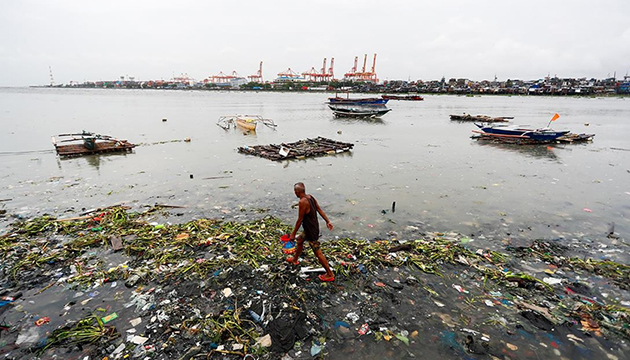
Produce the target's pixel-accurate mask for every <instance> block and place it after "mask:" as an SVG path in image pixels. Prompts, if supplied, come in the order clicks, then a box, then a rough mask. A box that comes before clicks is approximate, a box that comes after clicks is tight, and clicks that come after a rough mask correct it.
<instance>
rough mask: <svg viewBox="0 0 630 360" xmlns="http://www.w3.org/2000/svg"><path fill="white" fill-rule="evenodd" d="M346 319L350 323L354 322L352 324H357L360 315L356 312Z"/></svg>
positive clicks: (349, 314) (348, 315)
mask: <svg viewBox="0 0 630 360" xmlns="http://www.w3.org/2000/svg"><path fill="white" fill-rule="evenodd" d="M346 318H347V319H348V320H350V321H352V323H356V322H357V321H359V315H357V313H355V312H350V313H348V314H347V315H346Z"/></svg>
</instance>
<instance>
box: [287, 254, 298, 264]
mask: <svg viewBox="0 0 630 360" xmlns="http://www.w3.org/2000/svg"><path fill="white" fill-rule="evenodd" d="M287 262H289V263H290V264H292V265H300V262H299V261H298V259H296V258H295V257H293V256H289V257H288V258H287Z"/></svg>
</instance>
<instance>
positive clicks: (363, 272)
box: [358, 264, 368, 274]
mask: <svg viewBox="0 0 630 360" xmlns="http://www.w3.org/2000/svg"><path fill="white" fill-rule="evenodd" d="M358 269H359V271H360V272H361V273H362V274H367V272H368V271H367V268H366V267H365V266H363V264H359V266H358Z"/></svg>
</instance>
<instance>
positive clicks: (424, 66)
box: [0, 0, 630, 86]
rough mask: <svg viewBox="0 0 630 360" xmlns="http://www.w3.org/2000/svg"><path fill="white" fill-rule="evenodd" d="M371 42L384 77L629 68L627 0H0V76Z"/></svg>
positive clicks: (231, 63) (152, 75) (114, 69)
mask: <svg viewBox="0 0 630 360" xmlns="http://www.w3.org/2000/svg"><path fill="white" fill-rule="evenodd" d="M365 53H367V54H368V59H369V60H368V67H370V66H371V61H372V60H371V59H372V54H373V53H378V60H377V67H376V70H377V72H378V74H379V77H380V78H381V79H382V80H385V79H407V78H409V77H410V78H411V79H418V78H422V79H439V78H441V77H442V76H443V75H444V76H446V77H468V78H472V79H476V80H482V79H492V78H493V77H494V75H495V74H496V75H497V76H498V77H499V79H507V78H513V79H514V78H520V79H533V78H539V77H542V76H545V75H546V74H547V73H551V74H552V75H554V74H557V75H558V76H567V77H581V76H589V77H598V78H601V77H605V76H606V75H607V74H612V73H613V72H614V71H617V74H618V76H621V75H623V74H625V73H626V72H627V71H629V70H630V69H629V67H630V65H629V63H628V60H627V59H628V58H629V56H630V2H628V1H625V0H610V1H601V2H596V3H594V2H592V1H564V0H560V1H558V0H556V1H540V0H534V1H527V2H514V1H495V0H485V1H484V0H481V1H452V0H451V1H439V2H438V1H397V0H393V1H371V0H369V1H330V0H324V1H284V0H282V1H273V2H263V1H201V0H200V1H192V0H189V1H177V2H175V1H161V0H154V1H145V0H142V1H123V0H112V1H82V0H61V1H54V2H52V1H45V0H39V1H35V0H25V1H3V2H1V3H0V86H21V85H34V84H45V83H47V82H48V66H52V68H53V72H54V75H55V79H56V81H57V82H60V83H67V82H69V81H71V80H74V81H84V80H104V79H115V78H117V77H118V76H120V75H130V76H135V77H136V78H138V79H159V78H164V79H168V78H170V77H171V76H172V75H173V73H175V74H179V73H182V72H186V73H188V74H189V75H190V76H192V77H194V78H196V79H203V78H205V77H207V76H209V75H213V74H217V73H218V72H219V71H223V72H225V73H228V72H231V71H233V70H236V71H237V72H238V73H239V74H241V75H244V76H246V75H251V74H253V73H254V72H255V71H256V69H257V67H258V63H259V61H261V60H262V61H264V76H265V78H266V79H272V78H274V77H275V75H276V73H278V72H280V71H283V70H285V69H286V68H288V67H291V68H292V69H293V70H295V71H298V72H302V71H305V70H308V69H310V68H311V67H313V66H314V67H315V68H316V69H319V68H320V67H321V63H322V59H323V58H324V57H326V58H328V60H329V61H330V58H331V57H334V58H335V73H336V74H337V76H338V77H339V76H341V75H342V74H343V73H344V72H347V71H348V70H349V69H350V68H351V67H352V64H353V61H354V57H355V56H357V55H358V56H360V57H361V61H360V63H361V64H362V56H363V54H365Z"/></svg>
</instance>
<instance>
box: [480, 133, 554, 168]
mask: <svg viewBox="0 0 630 360" xmlns="http://www.w3.org/2000/svg"><path fill="white" fill-rule="evenodd" d="M476 143H477V144H478V145H479V146H485V147H491V148H495V149H501V150H505V151H510V152H512V153H516V154H522V155H524V156H527V157H534V158H542V159H548V160H553V161H557V162H558V163H561V161H560V158H559V157H558V155H556V153H555V152H554V147H553V146H550V145H547V144H537V145H519V144H503V143H500V142H495V141H492V140H484V139H477V141H476Z"/></svg>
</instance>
